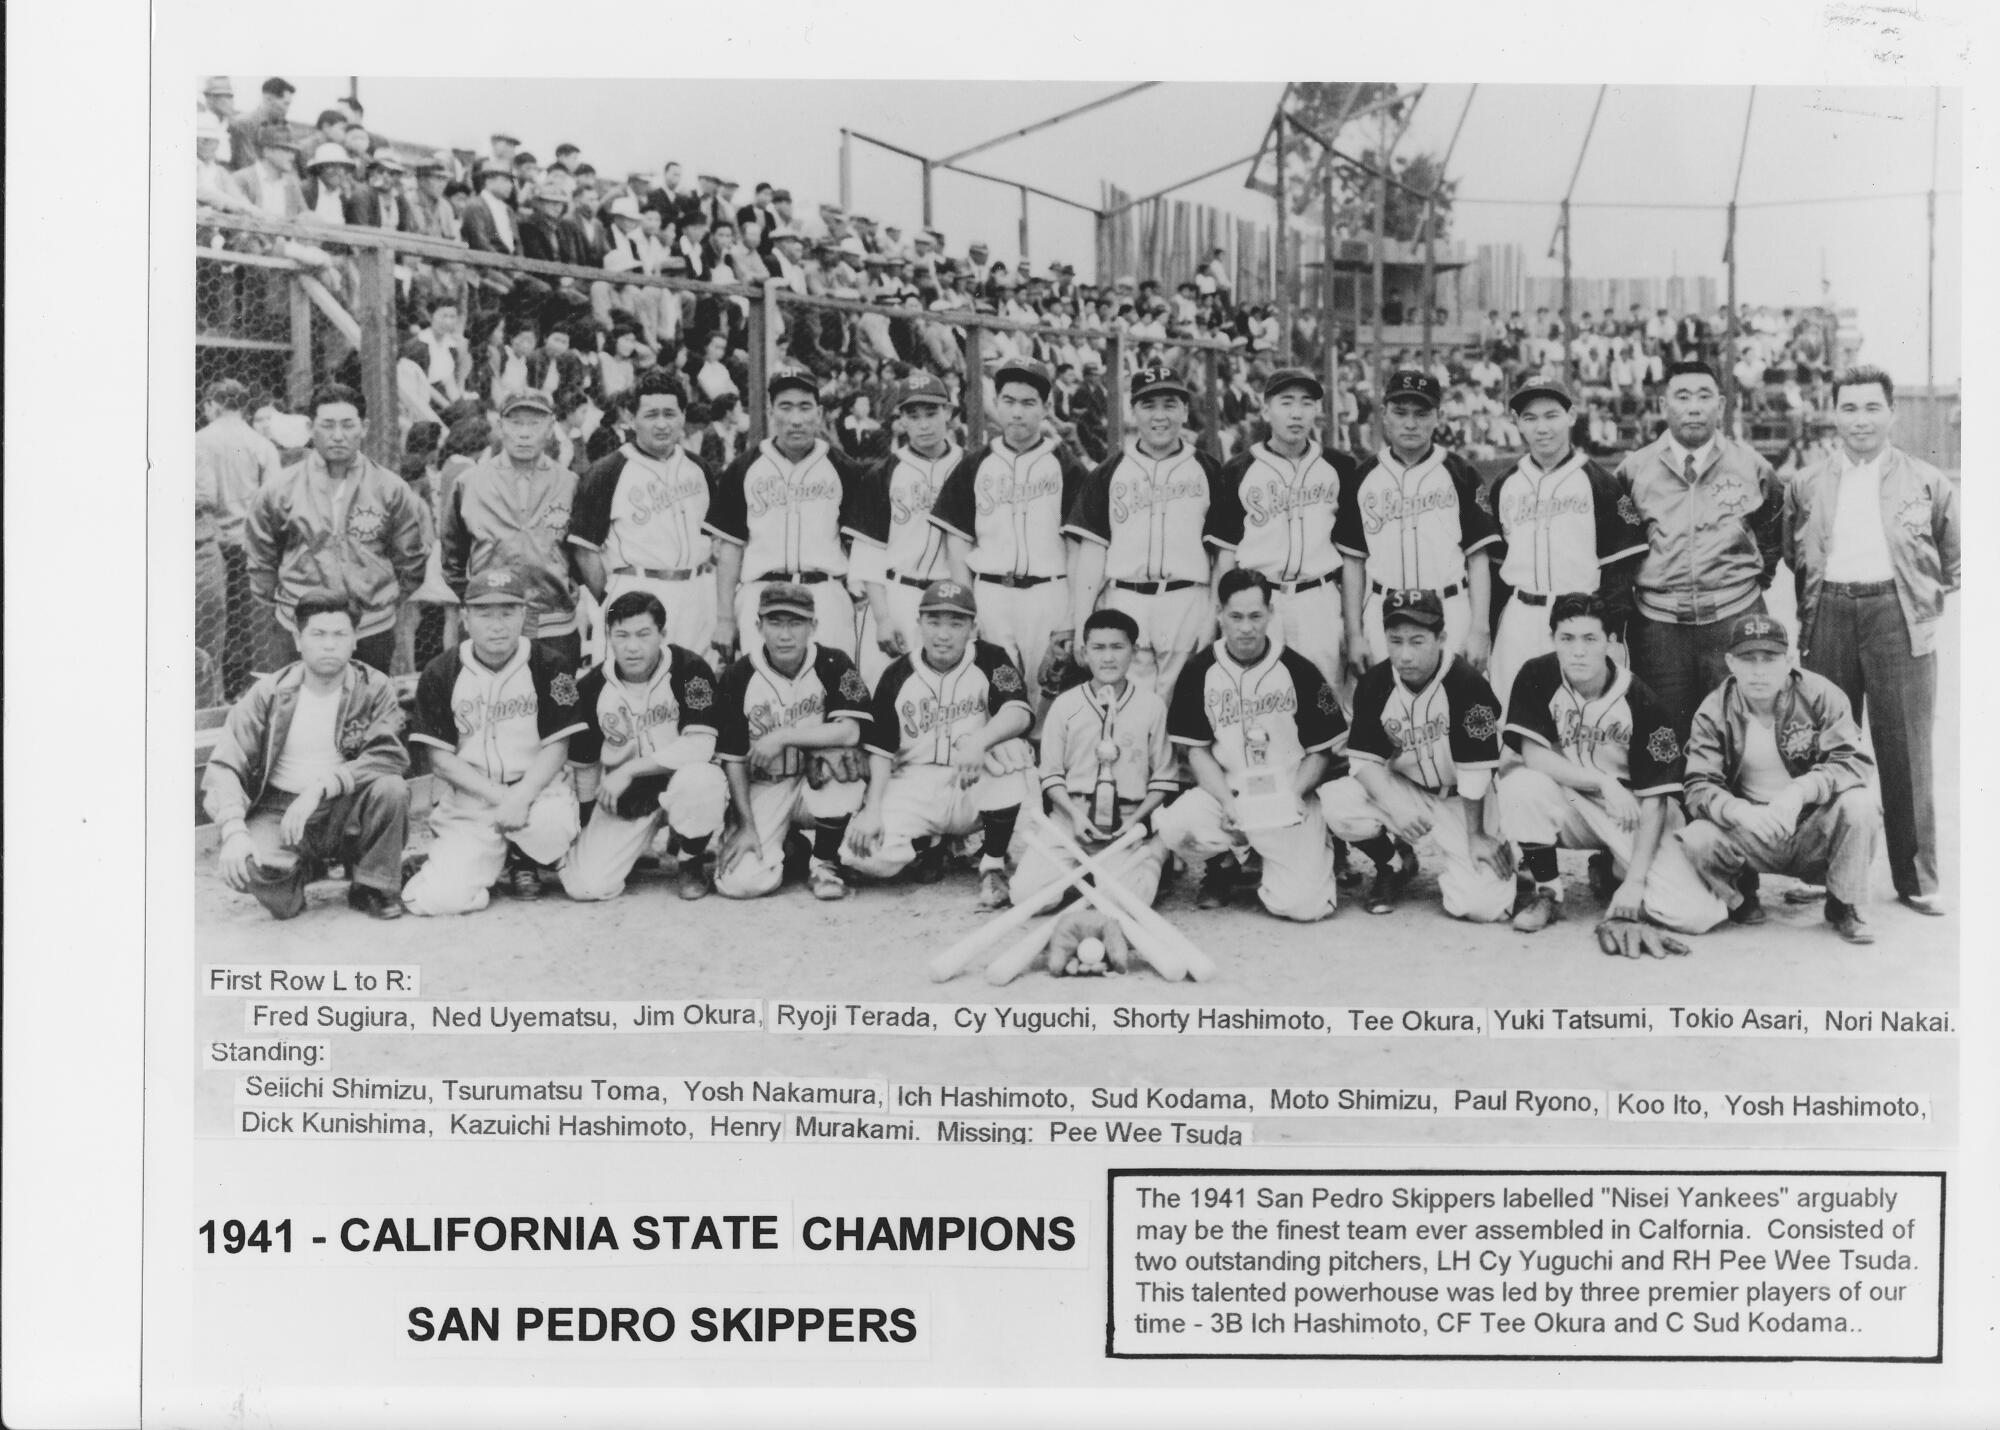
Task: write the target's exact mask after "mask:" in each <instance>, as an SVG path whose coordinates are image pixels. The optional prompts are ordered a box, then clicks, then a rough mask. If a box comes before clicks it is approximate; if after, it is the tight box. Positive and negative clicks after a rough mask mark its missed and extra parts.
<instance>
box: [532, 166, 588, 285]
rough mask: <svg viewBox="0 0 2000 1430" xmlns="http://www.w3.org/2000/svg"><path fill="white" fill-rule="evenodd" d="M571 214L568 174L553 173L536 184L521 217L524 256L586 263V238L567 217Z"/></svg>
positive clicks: (571, 262) (558, 261)
mask: <svg viewBox="0 0 2000 1430" xmlns="http://www.w3.org/2000/svg"><path fill="white" fill-rule="evenodd" d="M568 214H569V189H568V179H567V176H565V175H562V174H552V175H550V176H549V177H548V178H547V179H544V180H543V181H542V182H541V183H540V184H538V185H537V186H536V188H535V194H534V197H533V198H532V199H531V200H530V201H529V204H528V211H527V212H526V213H523V214H522V215H521V217H520V221H519V233H520V239H521V256H522V257H523V258H537V259H540V260H541V261H543V262H544V263H565V264H569V265H571V266H572V267H577V266H581V265H582V263H583V238H582V236H581V235H580V234H578V233H577V231H576V230H575V229H574V228H573V227H571V226H570V225H569V224H568V223H566V222H565V221H564V220H565V219H566V218H567V216H568Z"/></svg>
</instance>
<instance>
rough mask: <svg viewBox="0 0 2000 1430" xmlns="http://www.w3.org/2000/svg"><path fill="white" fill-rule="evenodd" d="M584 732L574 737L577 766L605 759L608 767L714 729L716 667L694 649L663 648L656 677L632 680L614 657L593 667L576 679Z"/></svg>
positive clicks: (572, 744)
mask: <svg viewBox="0 0 2000 1430" xmlns="http://www.w3.org/2000/svg"><path fill="white" fill-rule="evenodd" d="M577 686H578V689H579V690H581V691H582V693H583V722H584V728H583V732H582V733H581V734H579V735H578V736H577V737H576V738H575V739H574V740H572V741H570V745H569V757H570V759H571V760H572V761H574V762H575V763H577V764H584V765H587V764H590V763H591V762H593V761H598V760H601V761H602V762H603V764H604V768H605V769H607V770H611V769H616V768H617V767H618V766H620V765H622V764H624V763H625V762H626V761H627V760H637V759H645V758H647V757H649V756H652V755H655V754H657V753H659V750H660V747H661V746H662V745H666V744H670V743H672V741H673V740H674V739H675V737H677V736H680V735H688V734H694V733H696V732H706V733H708V734H710V735H713V734H714V733H715V732H716V727H715V671H714V670H713V669H711V668H710V666H709V664H708V662H707V661H705V660H703V659H702V658H701V657H700V656H698V655H696V654H695V653H694V652H693V651H690V650H683V649H682V648H681V647H679V646H677V645H667V646H663V647H662V648H661V650H660V663H659V664H658V665H656V666H655V667H653V674H652V677H651V678H650V679H648V680H645V681H643V682H636V681H628V680H626V679H625V678H624V677H623V676H621V675H620V674H619V673H618V666H617V663H616V662H615V661H609V660H607V661H605V662H604V664H602V665H597V666H592V667H591V668H590V670H588V671H587V672H585V674H584V677H583V679H582V680H580V681H578V682H577Z"/></svg>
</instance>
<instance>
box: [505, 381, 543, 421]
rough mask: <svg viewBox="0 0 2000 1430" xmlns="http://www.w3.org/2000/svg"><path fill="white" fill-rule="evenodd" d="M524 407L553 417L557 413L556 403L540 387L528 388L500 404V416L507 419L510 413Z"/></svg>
mask: <svg viewBox="0 0 2000 1430" xmlns="http://www.w3.org/2000/svg"><path fill="white" fill-rule="evenodd" d="M523 407H530V408H533V409H534V410H535V411H537V412H546V413H548V414H549V415H550V416H551V417H553V416H554V415H555V411H556V405H555V403H554V402H553V401H552V400H551V399H550V397H549V395H548V394H547V393H546V392H544V391H542V390H541V389H540V388H539V387H526V388H523V389H521V391H519V392H517V393H515V394H513V395H512V396H511V397H509V398H508V399H507V400H506V401H505V402H503V403H501V404H500V415H501V416H502V417H505V416H506V415H507V414H508V413H510V412H518V411H519V410H520V409H521V408H523Z"/></svg>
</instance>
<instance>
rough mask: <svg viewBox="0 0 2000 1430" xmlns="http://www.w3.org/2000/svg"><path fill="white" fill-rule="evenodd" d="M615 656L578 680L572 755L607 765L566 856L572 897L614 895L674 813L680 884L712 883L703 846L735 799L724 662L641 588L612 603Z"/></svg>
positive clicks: (699, 892)
mask: <svg viewBox="0 0 2000 1430" xmlns="http://www.w3.org/2000/svg"><path fill="white" fill-rule="evenodd" d="M604 630H605V639H606V641H607V642H608V643H609V645H610V647H611V659H609V660H608V661H606V662H604V663H603V664H602V665H598V666H594V667H592V668H591V670H590V671H589V672H588V673H587V674H586V675H585V676H584V677H583V679H582V681H580V682H579V683H578V687H577V688H578V693H579V696H580V699H579V700H578V702H577V703H578V704H579V705H580V706H581V707H582V712H583V722H584V727H583V729H582V730H580V731H578V732H577V734H576V735H575V736H574V737H572V739H571V741H570V758H571V761H572V762H573V763H577V764H583V765H591V764H596V765H599V766H600V772H599V774H598V778H597V809H596V812H595V813H594V814H593V815H592V816H591V820H590V823H588V824H586V825H585V826H584V827H583V832H582V833H581V834H579V835H578V836H577V838H576V846H575V847H574V848H573V849H571V850H570V851H569V855H568V857H567V858H565V859H564V860H563V864H562V885H563V890H564V892H566V893H567V894H568V895H569V896H570V897H571V898H572V899H582V900H596V899H615V898H617V897H618V896H619V895H620V894H621V893H623V892H624V891H625V880H626V879H627V878H628V877H629V876H630V875H631V873H632V866H633V865H634V864H636V863H638V862H639V856H640V855H641V854H643V853H645V852H646V850H647V849H649V848H650V847H651V846H652V843H653V836H654V835H655V834H657V833H659V829H660V823H661V821H662V820H664V821H665V822H666V826H667V828H668V829H670V830H672V831H673V833H674V835H675V837H676V838H677V839H678V840H679V842H680V849H681V865H680V873H679V893H680V896H681V897H682V898H683V899H699V898H701V897H702V896H703V895H704V894H706V893H707V892H708V876H707V872H706V870H705V868H704V866H703V855H704V853H705V852H706V851H707V849H708V841H709V839H710V838H711V837H712V836H713V835H714V833H715V831H716V830H718V829H720V828H721V827H722V811H723V809H724V807H725V806H726V805H727V803H728V798H729V795H728V790H727V788H726V787H725V786H724V783H723V779H722V771H720V770H718V769H717V768H716V767H715V766H714V765H713V764H711V763H710V761H711V760H712V759H713V758H714V755H715V672H714V671H712V670H710V669H709V665H708V662H707V661H705V660H703V659H702V658H701V657H700V656H698V655H696V654H694V652H692V651H689V650H684V649H683V648H681V647H680V646H677V645H670V644H668V643H667V635H666V631H667V611H666V607H665V606H664V605H662V604H661V602H660V598H659V597H658V596H656V595H654V594H653V593H652V592H651V591H648V590H645V589H643V588H642V589H639V590H634V591H626V592H624V593H622V594H620V595H618V596H614V597H613V598H612V600H611V604H610V605H609V606H606V607H605V608H604Z"/></svg>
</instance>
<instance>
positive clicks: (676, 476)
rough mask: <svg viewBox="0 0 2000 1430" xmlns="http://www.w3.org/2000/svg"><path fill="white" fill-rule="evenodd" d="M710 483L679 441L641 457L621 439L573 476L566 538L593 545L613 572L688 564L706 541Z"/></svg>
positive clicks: (707, 546) (701, 556)
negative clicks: (658, 452) (575, 478)
mask: <svg viewBox="0 0 2000 1430" xmlns="http://www.w3.org/2000/svg"><path fill="white" fill-rule="evenodd" d="M713 489H714V480H713V479H712V478H711V477H710V476H709V474H708V471H707V469H706V468H704V467H703V466H702V464H701V463H700V462H698V461H696V460H695V459H694V458H693V457H690V456H689V455H688V454H687V453H686V452H684V451H682V450H681V449H680V448H678V447H676V448H675V449H674V450H673V451H672V452H671V453H669V454H668V455H667V456H665V457H649V456H647V455H646V454H645V453H644V452H642V451H640V450H639V449H638V448H637V447H635V446H633V445H632V444H631V443H630V442H627V443H626V444H625V445H624V446H622V447H620V448H619V449H618V450H617V451H615V452H613V453H611V455H609V456H608V457H605V458H604V459H603V460H601V461H599V462H597V463H596V464H594V465H593V466H592V467H591V468H590V470H589V471H587V472H585V473H584V474H583V478H582V480H581V481H579V482H578V483H577V487H576V501H575V504H574V505H573V506H571V508H570V513H569V540H570V542H571V544H572V545H576V546H581V547H583V548H584V549H585V550H588V551H596V552H599V553H601V554H602V556H603V558H604V568H605V570H607V571H610V572H613V573H616V572H619V571H627V570H631V571H686V570H691V569H693V568H694V567H697V566H699V565H701V564H702V562H704V561H706V560H708V558H709V555H710V552H711V549H712V547H711V542H710V538H709V535H708V532H707V530H706V529H705V528H706V526H707V523H708V507H709V502H710V499H711V493H712V492H713Z"/></svg>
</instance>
